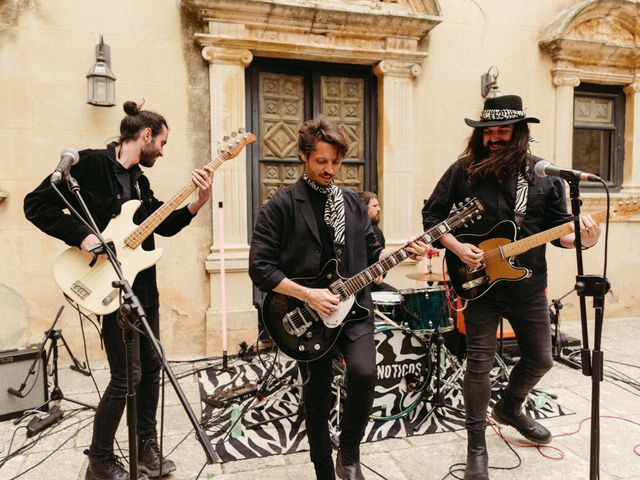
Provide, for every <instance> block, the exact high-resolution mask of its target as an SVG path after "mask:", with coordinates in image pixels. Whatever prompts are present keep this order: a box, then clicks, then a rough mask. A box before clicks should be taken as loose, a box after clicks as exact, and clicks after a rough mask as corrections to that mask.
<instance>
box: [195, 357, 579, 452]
mask: <svg viewBox="0 0 640 480" xmlns="http://www.w3.org/2000/svg"><path fill="white" fill-rule="evenodd" d="M433 358H435V356H434V357H433ZM273 362H274V355H266V356H265V355H264V354H263V356H262V357H261V358H257V357H253V359H251V360H250V361H245V360H238V359H236V360H234V361H233V362H232V363H231V365H230V367H231V368H230V370H229V371H225V372H221V371H219V370H217V369H215V368H208V369H205V370H201V371H200V372H199V374H198V380H199V386H200V395H201V399H203V401H202V402H201V406H202V424H203V426H204V427H205V429H206V431H207V434H208V435H209V438H210V439H211V442H212V444H213V445H214V448H215V450H216V453H217V454H218V456H219V457H220V460H221V462H223V463H226V462H230V461H235V460H243V459H248V458H256V457H266V456H269V455H280V454H287V453H294V452H300V451H305V450H308V449H309V445H308V443H307V439H306V434H305V428H304V416H303V413H302V405H301V403H300V391H301V387H300V377H299V375H298V368H297V364H296V362H295V361H293V360H289V359H280V358H279V357H278V358H277V359H276V360H275V365H274V364H273ZM443 367H444V369H443V371H444V372H445V373H444V375H443V376H442V381H443V384H442V388H441V392H442V394H443V398H444V402H445V404H446V405H448V406H451V407H454V408H456V409H458V410H459V411H456V410H454V409H450V408H443V407H439V408H435V407H434V405H433V404H432V403H431V402H430V401H429V400H430V398H433V393H434V392H435V385H434V383H435V380H434V378H433V377H434V376H433V375H432V376H431V378H430V379H429V385H428V386H427V388H426V390H425V395H424V396H423V399H421V400H420V401H419V402H416V403H415V407H414V408H413V409H410V410H409V411H408V412H406V413H403V414H402V416H400V417H399V418H394V419H389V420H374V419H372V420H370V421H369V424H368V426H367V430H366V433H365V438H364V440H363V441H365V442H375V441H378V440H383V439H386V438H403V437H408V436H412V435H427V434H432V433H440V432H451V431H455V430H461V429H463V428H464V414H463V413H462V411H463V400H462V371H463V369H462V367H461V366H460V365H459V364H458V362H457V361H456V359H455V358H453V357H452V356H450V355H445V357H444V364H443ZM271 368H272V369H273V375H270V379H267V381H266V382H264V379H265V378H266V373H267V372H268V370H269V369H271ZM336 368H337V370H336V373H337V376H339V375H340V373H341V372H340V371H339V363H337V362H336ZM500 374H501V371H500V370H498V369H495V370H494V372H492V376H493V379H494V380H495V381H494V382H493V383H492V385H493V387H492V399H491V406H493V404H494V403H495V401H496V400H497V396H498V392H499V391H500V388H501V387H502V383H501V382H500V378H499V377H500ZM243 386H244V387H246V386H251V387H252V388H253V387H254V386H255V387H256V388H257V390H256V391H254V392H251V393H249V394H247V395H246V397H245V398H240V399H235V400H233V401H229V402H221V404H219V405H218V406H212V405H210V403H211V401H210V400H209V403H206V402H205V401H204V399H205V398H207V397H209V398H210V397H211V395H214V394H216V393H217V394H218V395H220V392H232V391H233V389H234V388H235V389H236V391H242V390H238V389H239V388H242V387H243ZM333 390H334V398H336V399H337V398H338V396H342V394H341V392H342V388H341V385H340V382H339V381H337V380H336V381H334V383H333ZM376 394H377V395H379V392H377V393H376ZM425 398H426V400H425ZM379 400H380V399H379V398H378V399H377V400H376V401H379ZM214 403H215V402H214ZM335 405H336V408H334V409H333V413H332V418H331V421H330V425H331V431H332V437H334V438H335V439H337V438H338V432H339V429H338V418H337V416H338V411H339V404H338V403H337V401H336V403H335ZM374 406H375V405H374ZM526 408H527V413H528V414H529V415H531V416H532V417H533V418H536V419H544V418H550V417H555V416H559V415H567V414H571V413H573V412H570V411H568V410H566V409H565V408H563V407H561V406H560V405H558V404H557V403H555V402H553V401H552V400H550V399H549V398H548V397H547V396H546V394H544V393H541V392H536V393H532V394H531V395H530V398H529V401H528V402H527V406H526ZM403 412H404V410H403ZM234 424H235V425H234Z"/></svg>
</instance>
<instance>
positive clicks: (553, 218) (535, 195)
mask: <svg viewBox="0 0 640 480" xmlns="http://www.w3.org/2000/svg"><path fill="white" fill-rule="evenodd" d="M539 160H540V158H538V157H533V158H532V160H531V162H530V165H529V178H530V183H529V192H528V197H527V211H526V216H525V218H524V220H523V222H522V225H521V228H520V229H519V231H518V235H517V238H518V239H521V238H525V237H529V236H531V235H533V234H535V233H538V232H542V231H544V230H548V229H550V228H553V227H556V226H558V225H561V224H564V223H567V222H569V221H571V219H572V217H571V215H570V214H569V213H567V207H566V199H565V190H564V183H563V181H562V180H561V179H560V178H557V177H537V176H535V175H534V174H533V165H534V164H535V163H536V162H537V161H539ZM467 180H468V175H467V174H466V172H465V171H464V169H463V167H462V163H461V161H460V160H458V161H456V162H455V163H454V164H453V165H451V166H450V167H449V169H448V170H447V171H446V172H445V174H444V175H443V176H442V178H441V179H440V181H439V182H438V184H437V185H436V188H435V190H434V191H433V193H432V194H431V197H429V199H428V200H427V202H426V203H425V205H424V208H423V209H422V224H423V227H424V229H425V230H427V229H429V228H431V227H433V226H434V225H436V224H438V223H439V222H441V221H442V220H444V219H446V218H447V216H448V215H449V212H450V211H451V207H452V206H453V204H454V203H459V202H463V201H464V200H465V199H467V198H472V197H476V198H478V199H479V200H480V201H481V202H482V204H483V205H484V208H485V212H484V214H483V215H482V219H480V220H479V221H476V222H475V223H474V224H470V225H469V226H468V227H467V228H464V227H462V228H460V229H458V230H457V231H456V232H452V233H453V234H454V235H456V234H463V233H473V234H484V233H487V232H488V231H489V230H491V228H493V227H494V226H495V225H496V224H497V223H498V222H501V221H503V220H511V221H514V208H515V196H516V183H517V182H516V177H511V178H507V179H506V180H505V181H503V182H499V181H498V179H497V178H495V176H490V177H486V178H482V179H479V180H477V181H476V183H474V184H473V185H471V186H469V185H468V183H467ZM552 243H554V244H555V245H557V246H560V243H559V241H558V240H556V241H554V242H552ZM434 246H435V247H436V248H443V247H442V244H440V243H439V242H434ZM545 252H546V246H545V245H541V246H539V247H536V248H533V249H531V250H529V251H528V252H525V253H523V254H521V255H519V256H518V258H517V260H518V263H519V264H520V265H521V266H523V267H526V268H529V269H530V270H531V271H532V273H533V275H532V277H531V278H528V279H525V280H522V281H520V282H515V283H512V282H502V283H500V284H498V285H496V287H494V289H493V290H496V289H497V288H498V287H502V289H503V290H509V289H512V290H517V291H519V290H520V289H526V288H536V289H540V288H542V289H544V288H545V287H546V285H547V263H546V259H545ZM515 285H517V286H515ZM511 286H513V287H511ZM523 292H524V290H523Z"/></svg>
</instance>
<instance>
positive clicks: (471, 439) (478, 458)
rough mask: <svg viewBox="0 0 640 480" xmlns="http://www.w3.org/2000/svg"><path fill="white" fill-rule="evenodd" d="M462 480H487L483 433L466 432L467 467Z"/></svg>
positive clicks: (487, 470)
mask: <svg viewBox="0 0 640 480" xmlns="http://www.w3.org/2000/svg"><path fill="white" fill-rule="evenodd" d="M464 480H489V454H488V453H487V442H486V440H485V438H484V431H482V432H470V431H468V430H467V466H466V467H465V468H464Z"/></svg>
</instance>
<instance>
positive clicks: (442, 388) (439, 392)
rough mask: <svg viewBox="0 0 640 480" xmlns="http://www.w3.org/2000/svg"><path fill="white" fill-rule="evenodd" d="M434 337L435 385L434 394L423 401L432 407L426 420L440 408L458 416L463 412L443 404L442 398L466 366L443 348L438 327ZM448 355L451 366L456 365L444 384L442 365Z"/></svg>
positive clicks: (442, 340) (442, 338) (442, 339)
mask: <svg viewBox="0 0 640 480" xmlns="http://www.w3.org/2000/svg"><path fill="white" fill-rule="evenodd" d="M433 335H435V346H436V366H435V371H436V378H435V381H434V384H435V392H433V394H432V396H431V398H430V399H425V401H426V402H427V403H431V404H432V407H431V409H430V410H429V411H428V412H427V416H426V418H428V417H429V416H430V415H431V414H432V413H433V412H437V411H438V409H440V408H446V409H448V410H450V411H452V412H456V413H459V414H460V415H464V411H463V410H461V409H459V408H457V407H454V406H453V405H449V404H447V403H446V402H445V400H444V396H445V395H446V393H447V392H449V390H451V388H453V384H454V383H455V382H457V381H458V379H459V378H460V376H461V375H462V374H463V372H464V368H465V365H466V359H465V360H463V361H462V362H458V360H456V359H455V358H454V357H453V356H452V355H451V354H450V353H449V351H448V350H447V349H446V348H445V349H444V350H443V346H444V337H443V336H442V333H440V326H438V327H436V329H435V332H434V334H433ZM431 343H432V345H433V336H432V337H431ZM447 354H448V357H449V360H450V361H451V363H452V364H453V365H456V364H457V365H456V367H455V371H454V372H453V373H452V374H451V375H449V377H448V379H447V381H446V382H444V383H443V381H442V364H443V363H444V359H445V356H446V355H447Z"/></svg>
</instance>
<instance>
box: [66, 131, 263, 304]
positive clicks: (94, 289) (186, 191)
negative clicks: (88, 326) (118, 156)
mask: <svg viewBox="0 0 640 480" xmlns="http://www.w3.org/2000/svg"><path fill="white" fill-rule="evenodd" d="M255 141H256V137H255V135H253V134H251V133H248V132H240V133H239V134H234V135H233V136H232V137H225V144H224V146H223V147H221V148H220V149H219V150H218V153H217V157H216V158H215V159H213V160H212V161H211V162H209V163H208V164H207V166H209V167H211V168H212V169H213V170H216V169H217V168H218V167H220V166H221V165H222V164H223V163H224V162H225V161H227V160H230V159H232V158H234V157H236V156H238V154H239V153H240V152H241V151H242V149H243V148H244V147H245V146H246V145H249V144H251V143H253V142H255ZM196 189H197V187H196V185H195V184H194V183H193V181H191V182H189V183H188V184H187V185H185V186H184V187H183V188H182V189H181V190H180V191H179V192H178V193H177V194H175V195H174V196H173V197H172V198H171V199H170V200H168V201H167V202H166V203H163V204H162V206H161V207H160V208H158V209H157V210H156V211H155V212H153V213H152V214H151V215H150V216H149V217H147V219H146V220H144V221H143V222H142V223H141V224H140V225H136V224H135V223H134V222H133V215H134V213H135V212H136V210H137V209H138V207H139V206H140V201H139V200H130V201H128V202H126V203H124V204H123V205H122V211H121V212H120V215H118V216H117V217H116V218H114V219H113V220H112V221H111V222H109V225H107V228H105V230H104V231H103V232H102V235H103V238H105V239H110V240H112V241H113V244H114V246H115V250H116V254H117V256H118V261H119V262H120V265H121V268H122V272H123V274H124V277H125V278H126V279H127V280H128V281H129V282H130V283H133V280H134V279H135V277H136V275H137V274H138V273H139V272H141V271H142V270H144V269H146V268H149V267H151V266H152V265H155V264H156V263H157V262H158V260H160V257H161V256H162V249H161V248H157V249H155V250H151V251H146V250H143V249H142V242H143V241H144V239H146V238H147V237H148V236H149V235H151V234H152V233H153V231H154V230H155V229H156V228H157V227H158V225H160V224H161V223H162V222H163V221H164V219H165V218H167V217H168V216H169V214H171V212H173V211H174V210H175V209H176V208H178V207H179V206H180V205H181V204H182V202H184V201H185V200H186V199H187V198H188V197H189V196H190V195H191V194H192V193H193V192H194V191H195V190H196ZM53 275H54V278H55V280H56V282H57V283H58V285H59V286H60V288H61V289H62V290H63V291H64V293H65V294H66V295H67V296H68V297H70V298H71V299H72V300H74V301H75V302H76V303H78V304H79V305H80V306H81V307H83V308H84V309H86V310H88V311H90V312H92V313H95V314H96V315H106V314H108V313H111V312H115V311H116V310H117V309H118V307H119V305H120V301H119V297H120V290H119V289H117V288H114V287H113V285H112V282H114V281H116V280H117V279H118V277H117V275H116V273H115V271H114V270H113V267H112V266H111V263H110V262H109V260H108V259H107V258H105V256H104V255H101V256H99V257H97V258H96V257H95V256H94V255H93V254H91V253H89V252H86V251H84V250H81V249H79V248H76V247H71V248H68V249H67V250H65V251H64V252H63V253H62V254H61V255H60V256H59V257H58V258H57V259H56V262H55V264H54V267H53Z"/></svg>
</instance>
